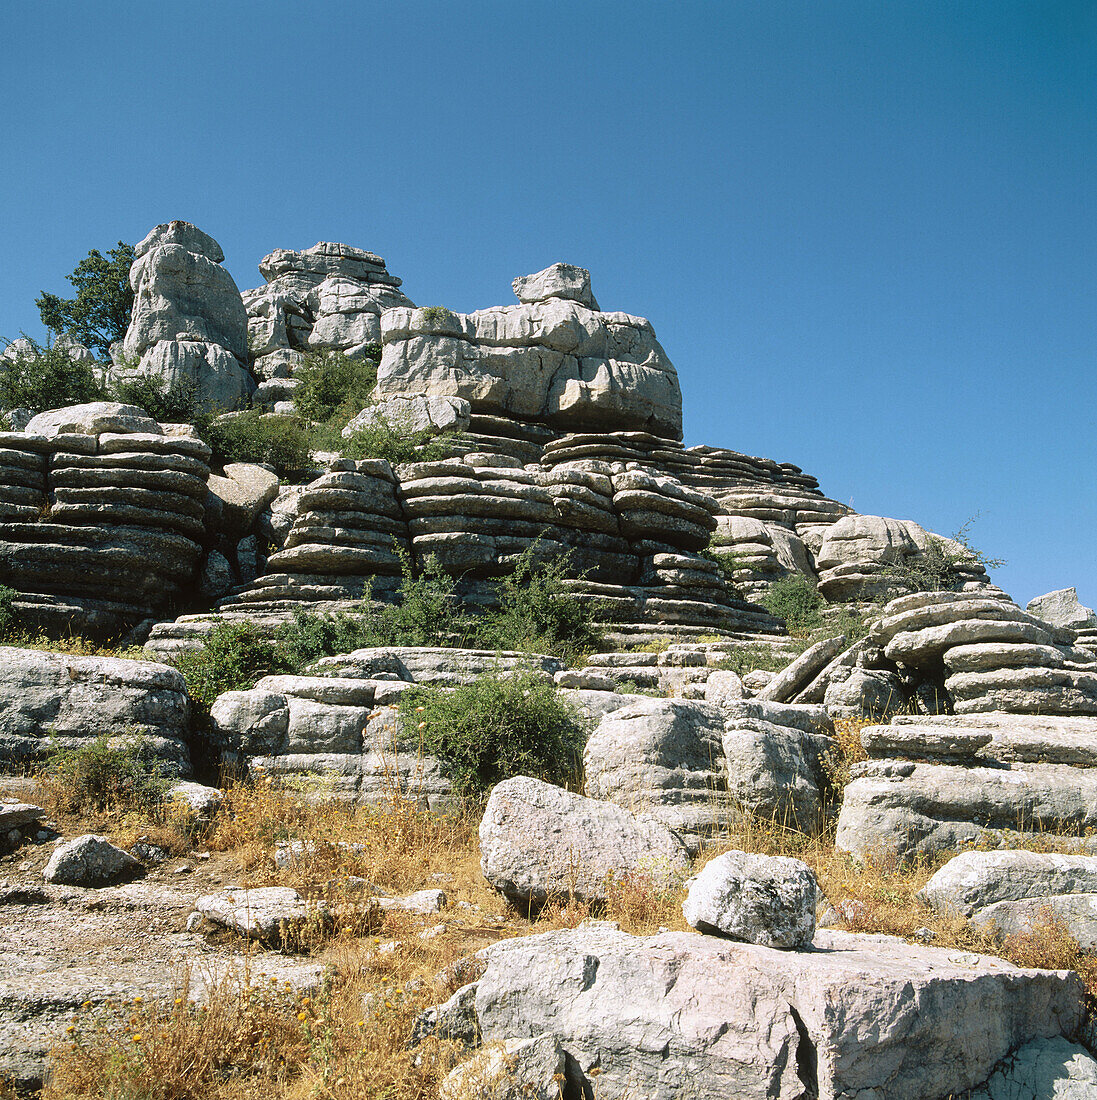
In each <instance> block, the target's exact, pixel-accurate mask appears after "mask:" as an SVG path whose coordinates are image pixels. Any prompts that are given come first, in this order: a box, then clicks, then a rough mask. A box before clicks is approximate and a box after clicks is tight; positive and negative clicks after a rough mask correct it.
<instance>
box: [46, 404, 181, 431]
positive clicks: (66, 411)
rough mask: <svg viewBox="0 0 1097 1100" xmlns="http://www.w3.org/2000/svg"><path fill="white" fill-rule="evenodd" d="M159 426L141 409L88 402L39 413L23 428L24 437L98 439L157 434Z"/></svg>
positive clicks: (134, 406) (133, 406)
mask: <svg viewBox="0 0 1097 1100" xmlns="http://www.w3.org/2000/svg"><path fill="white" fill-rule="evenodd" d="M159 430H160V425H159V424H157V423H156V421H155V420H153V419H152V418H151V417H150V416H149V415H148V413H146V412H145V410H144V409H139V408H137V406H136V405H122V404H119V403H118V402H117V401H92V402H90V403H89V404H87V405H70V406H68V407H66V408H63V409H54V410H52V411H50V412H43V413H39V414H38V415H37V416H35V417H32V418H31V420H30V422H29V423H28V424H27V427H26V432H27V434H28V435H43V436H45V437H46V438H47V439H50V438H52V437H53V436H56V435H62V434H71V433H77V434H80V435H101V434H102V433H103V432H125V433H129V432H158V431H159Z"/></svg>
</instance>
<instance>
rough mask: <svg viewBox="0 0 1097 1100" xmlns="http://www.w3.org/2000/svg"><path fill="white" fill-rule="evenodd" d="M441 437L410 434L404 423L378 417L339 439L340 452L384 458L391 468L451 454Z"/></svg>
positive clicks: (431, 434)
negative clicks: (397, 464) (399, 463)
mask: <svg viewBox="0 0 1097 1100" xmlns="http://www.w3.org/2000/svg"><path fill="white" fill-rule="evenodd" d="M444 436H445V433H443V435H441V436H439V435H438V434H437V433H435V432H432V431H430V430H429V429H425V430H423V431H413V430H412V428H411V425H410V424H408V423H406V422H402V421H399V420H395V421H394V420H389V419H388V418H387V417H386V416H383V415H381V414H377V415H376V416H374V418H373V419H372V420H371V421H370V422H369V423H368V424H365V425H363V426H362V427H361V428H359V429H357V431H355V432H354V434H353V435H351V436H350V437H349V438H348V439H346V440H342V441H341V444H340V447H339V449H340V451H342V453H343V454H344V455H345V456H346V457H347V458H386V459H388V461H389V462H391V463H393V465H395V464H396V463H398V462H437V461H438V460H439V459H443V458H446V457H447V456H448V455H449V453H450V452H449V449H448V448H447V447H446V446H445V445H444V443H442V442H441V440H442V439H443V438H444Z"/></svg>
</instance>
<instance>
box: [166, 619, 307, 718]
mask: <svg viewBox="0 0 1097 1100" xmlns="http://www.w3.org/2000/svg"><path fill="white" fill-rule="evenodd" d="M175 664H176V667H177V668H178V669H179V671H180V672H181V673H182V674H183V679H184V680H186V683H187V692H188V693H189V695H190V697H191V698H192V699H193V700H194V701H195V702H196V703H198V704H199V705H200V706H203V707H205V708H207V709H208V708H209V707H211V706H212V705H213V702H214V700H215V699H216V698H217V696H218V695H221V694H222V693H224V692H226V691H241V690H244V689H246V688H250V687H251V686H252V685H253V684H254V683H255V681H256V680H259V679H261V678H262V677H263V676H271V675H274V674H277V673H284V672H296V671H297V669H296V668H294V667H293V666H292V665H291V664H290V660H289V657H288V655H287V653H286V649H285V646H284V645H283V644H282V643H281V642H280V641H278V640H277V639H276V638H274V637H272V636H271V635H270V634H269V633H268V632H267V631H265V630H263V629H262V628H261V627H259V626H257V625H256V624H255V623H252V622H247V621H242V622H227V623H221V624H220V625H219V626H216V627H214V629H213V630H211V631H210V633H209V634H208V635H206V639H205V642H204V643H203V645H202V648H201V649H196V650H189V651H187V652H185V653H181V654H179V656H178V657H177V658H176V660H175Z"/></svg>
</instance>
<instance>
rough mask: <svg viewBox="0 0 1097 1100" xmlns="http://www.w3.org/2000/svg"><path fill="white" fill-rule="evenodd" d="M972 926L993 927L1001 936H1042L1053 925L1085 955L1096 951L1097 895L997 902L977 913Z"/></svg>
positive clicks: (1068, 895)
mask: <svg viewBox="0 0 1097 1100" xmlns="http://www.w3.org/2000/svg"><path fill="white" fill-rule="evenodd" d="M971 923H972V924H974V925H975V926H976V927H979V928H987V927H992V928H993V929H994V931H995V932H996V933H997V934H998V935H1000V936H1018V935H1020V936H1027V935H1030V934H1032V933H1036V934H1039V932H1040V929H1041V928H1042V927H1044V926H1046V925H1048V924H1049V923H1050V924H1053V925H1058V926H1061V927H1062V928H1063V929H1065V930H1066V933H1067V935H1069V936H1070V937H1071V938H1072V939H1074V940H1076V941H1077V943H1078V946H1079V947H1080V948H1081V949H1082V950H1083V951H1094V950H1097V894H1052V895H1049V896H1046V897H1040V896H1037V897H1031V898H1019V899H1018V900H1016V901H996V902H994V903H993V904H991V905H987V906H984V907H983V908H982V909H977V910H976V911H975V912H974V913H972V915H971Z"/></svg>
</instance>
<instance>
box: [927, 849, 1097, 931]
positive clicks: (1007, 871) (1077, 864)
mask: <svg viewBox="0 0 1097 1100" xmlns="http://www.w3.org/2000/svg"><path fill="white" fill-rule="evenodd" d="M1094 893H1097V857H1094V856H1076V855H1064V854H1060V853H1054V852H1027V851H1001V852H962V853H961V854H960V855H958V856H956V857H955V858H953V859H950V860H949V861H948V863H946V864H945V865H944V867H942V868H941V869H940V870H939V871H937V872H936V873H935V874H934V875H933V877H932V878H931V879H930V880H929V882H927V883H926V884H925V886H923V887H922V889H921V890H920V891H919V894H918V896H919V897H920V898H921V899H922V900H923V901H924V902H926V903H927V904H928V905H932V906H933V907H934V908H935V909H940V910H951V911H952V912H955V913H959V914H960V915H961V916H965V917H970V916H971V915H972V913H974V912H975V911H976V910H979V909H984V908H985V907H986V906H988V905H993V904H995V903H996V902H1001V901H1018V900H1021V899H1023V898H1034V897H1043V896H1047V895H1058V894H1094Z"/></svg>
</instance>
